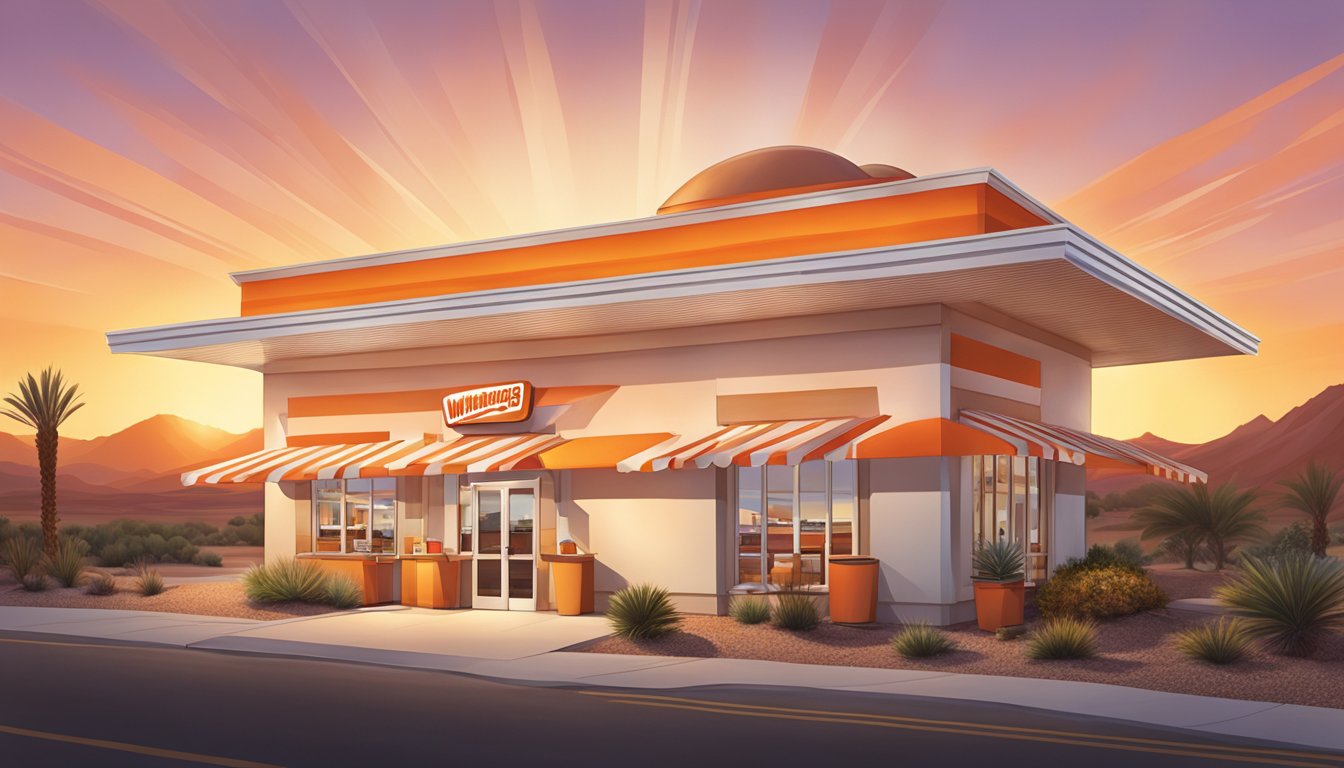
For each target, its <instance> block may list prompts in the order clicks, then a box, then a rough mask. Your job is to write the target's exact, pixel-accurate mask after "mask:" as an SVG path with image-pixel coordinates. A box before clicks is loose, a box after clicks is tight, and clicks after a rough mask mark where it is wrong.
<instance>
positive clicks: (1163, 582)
mask: <svg viewBox="0 0 1344 768" xmlns="http://www.w3.org/2000/svg"><path fill="white" fill-rule="evenodd" d="M1205 567H1208V566H1205ZM1235 573H1236V570H1235V569H1230V568H1229V569H1227V570H1223V571H1211V570H1210V571H1203V570H1199V568H1198V567H1196V569H1195V570H1186V569H1185V568H1183V567H1181V566H1180V565H1177V564H1174V563H1164V564H1161V565H1150V566H1148V575H1149V576H1152V577H1153V581H1155V582H1157V586H1159V587H1161V588H1162V591H1163V592H1166V593H1167V597H1169V598H1171V599H1172V600H1182V599H1184V598H1187V597H1213V590H1214V588H1215V587H1218V586H1220V585H1222V583H1223V582H1224V581H1226V580H1227V579H1228V578H1230V577H1231V576H1232V575H1233V574H1235Z"/></svg>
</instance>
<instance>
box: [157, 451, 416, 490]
mask: <svg viewBox="0 0 1344 768" xmlns="http://www.w3.org/2000/svg"><path fill="white" fill-rule="evenodd" d="M424 446H425V441H424V440H384V441H381V442H376V443H339V444H335V445H300V446H290V447H287V448H273V449H270V450H265V451H257V452H256V453H249V454H247V455H246V456H239V457H238V458H236V459H229V460H228V461H222V462H219V463H218V464H212V465H210V466H208V467H202V468H200V469H193V470H191V471H190V472H183V473H182V484H183V485H215V484H223V483H265V482H271V483H275V482H279V481H281V480H331V479H341V478H347V479H348V478H354V477H386V476H387V469H386V466H387V464H388V463H389V462H392V461H396V460H398V459H400V458H402V457H404V456H407V455H409V454H411V453H414V452H415V451H416V450H417V449H420V448H423V447H424Z"/></svg>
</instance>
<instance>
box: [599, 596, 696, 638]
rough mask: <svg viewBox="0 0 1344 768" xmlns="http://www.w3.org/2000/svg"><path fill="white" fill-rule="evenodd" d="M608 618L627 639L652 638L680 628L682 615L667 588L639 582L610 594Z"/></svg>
mask: <svg viewBox="0 0 1344 768" xmlns="http://www.w3.org/2000/svg"><path fill="white" fill-rule="evenodd" d="M607 620H608V621H609V622H611V626H612V629H613V630H614V631H615V632H616V634H617V635H619V636H621V637H624V638H626V639H628V640H652V639H653V638H656V637H661V636H663V635H666V634H667V633H669V632H673V631H675V630H676V629H677V625H679V624H680V623H681V616H680V615H678V614H677V609H676V607H675V606H673V605H672V599H671V597H670V596H669V595H668V592H667V590H666V589H663V588H662V587H658V586H654V585H653V584H636V585H634V586H630V587H626V588H625V589H622V590H620V591H619V592H617V593H616V594H614V595H612V596H611V599H610V600H609V601H608V602H607Z"/></svg>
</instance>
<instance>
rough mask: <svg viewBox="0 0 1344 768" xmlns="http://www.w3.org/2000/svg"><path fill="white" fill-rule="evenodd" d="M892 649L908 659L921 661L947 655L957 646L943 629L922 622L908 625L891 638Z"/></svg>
mask: <svg viewBox="0 0 1344 768" xmlns="http://www.w3.org/2000/svg"><path fill="white" fill-rule="evenodd" d="M891 647H892V648H893V649H894V650H895V651H896V652H897V653H899V654H900V655H902V656H904V657H906V658H907V659H919V658H926V657H929V656H937V655H939V654H942V653H947V652H948V651H950V650H952V649H953V648H956V647H957V644H956V643H954V642H952V639H951V638H950V637H948V636H947V633H945V632H943V631H942V630H941V629H938V628H937V627H933V626H929V623H928V622H927V621H920V622H916V623H914V624H907V625H906V626H905V627H904V628H903V629H902V630H901V631H900V632H899V633H897V634H896V636H895V637H893V638H891Z"/></svg>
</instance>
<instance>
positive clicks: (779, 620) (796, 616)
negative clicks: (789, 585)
mask: <svg viewBox="0 0 1344 768" xmlns="http://www.w3.org/2000/svg"><path fill="white" fill-rule="evenodd" d="M820 624H821V611H819V610H818V609H817V601H816V600H813V599H812V596H811V595H804V594H802V593H800V592H787V593H785V594H782V595H780V596H779V600H778V602H776V603H775V626H777V627H779V628H780V629H788V630H792V631H794V632H806V631H808V630H810V629H816V628H817V626H818V625H820Z"/></svg>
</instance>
